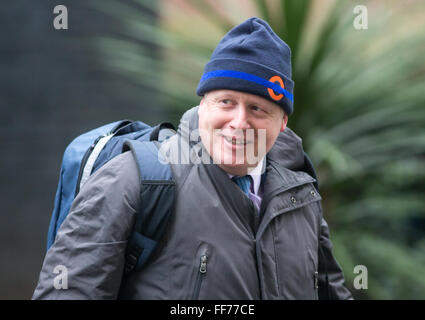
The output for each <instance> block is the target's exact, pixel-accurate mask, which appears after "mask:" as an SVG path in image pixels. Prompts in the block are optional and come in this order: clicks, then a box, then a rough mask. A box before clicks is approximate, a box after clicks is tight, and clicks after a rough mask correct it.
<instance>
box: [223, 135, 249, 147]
mask: <svg viewBox="0 0 425 320" xmlns="http://www.w3.org/2000/svg"><path fill="white" fill-rule="evenodd" d="M222 137H223V138H224V140H226V141H227V142H229V143H231V144H233V145H247V144H249V143H251V141H246V140H245V139H244V138H237V137H228V136H224V135H222Z"/></svg>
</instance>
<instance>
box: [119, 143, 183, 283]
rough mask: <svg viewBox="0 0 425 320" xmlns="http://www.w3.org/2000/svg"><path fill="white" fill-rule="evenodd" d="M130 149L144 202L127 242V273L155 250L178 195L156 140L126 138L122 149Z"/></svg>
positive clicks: (142, 264)
mask: <svg viewBox="0 0 425 320" xmlns="http://www.w3.org/2000/svg"><path fill="white" fill-rule="evenodd" d="M128 150H130V151H131V152H132V154H133V156H134V159H135V160H136V163H137V165H138V169H139V175H140V180H141V191H140V195H141V200H140V203H141V205H140V208H139V210H138V212H137V214H136V221H135V224H134V226H133V232H132V233H131V236H130V238H129V241H128V244H127V250H126V259H125V267H124V275H128V274H129V273H130V272H131V271H132V270H134V269H139V268H141V267H143V266H144V265H145V264H146V262H147V261H148V259H149V257H150V256H151V255H152V253H153V252H154V250H155V248H156V247H157V245H158V242H159V241H160V239H161V238H162V236H163V235H164V233H165V229H166V225H167V222H168V220H169V217H170V215H171V212H172V210H173V205H174V195H175V182H174V180H173V178H172V172H171V168H170V166H169V165H168V164H163V163H161V162H160V161H159V158H158V147H157V145H156V142H155V141H136V140H126V141H125V142H124V145H123V152H125V151H128Z"/></svg>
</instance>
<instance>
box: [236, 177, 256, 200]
mask: <svg viewBox="0 0 425 320" xmlns="http://www.w3.org/2000/svg"><path fill="white" fill-rule="evenodd" d="M232 180H233V181H234V182H235V183H236V184H237V185H238V187H239V188H241V189H242V191H243V192H244V193H245V194H246V195H247V197H249V189H250V187H251V176H250V175H246V176H243V177H238V176H234V177H233V178H232Z"/></svg>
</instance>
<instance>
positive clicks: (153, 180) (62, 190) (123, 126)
mask: <svg viewBox="0 0 425 320" xmlns="http://www.w3.org/2000/svg"><path fill="white" fill-rule="evenodd" d="M174 133H175V129H174V126H173V125H172V124H170V123H167V122H164V123H160V124H158V125H157V126H155V127H151V126H149V125H147V124H145V123H143V122H141V121H130V120H122V121H117V122H113V123H109V124H106V125H104V126H102V127H99V128H96V129H94V130H92V131H89V132H87V133H84V134H82V135H80V136H79V137H77V138H75V139H74V140H73V141H72V142H71V143H70V144H69V145H68V147H67V148H66V150H65V152H64V155H63V159H62V166H61V170H60V177H59V183H58V188H57V191H56V196H55V202H54V209H53V213H52V217H51V220H50V225H49V230H48V234H47V250H48V249H49V248H50V247H51V246H52V244H53V243H54V241H55V237H56V234H57V231H58V229H59V228H60V226H61V225H62V223H63V221H64V220H65V218H66V217H67V215H68V213H69V210H70V208H71V205H72V202H73V201H74V199H75V197H76V196H77V194H78V193H79V191H80V188H81V187H82V185H83V184H84V183H85V182H86V181H87V179H88V178H89V177H90V175H92V174H93V173H94V172H96V171H97V170H98V169H99V168H101V167H102V166H103V165H104V164H105V163H107V162H108V161H109V160H111V159H112V158H114V157H115V156H117V155H119V154H121V153H122V152H126V151H131V152H132V154H133V156H134V159H135V161H136V163H137V165H138V168H139V175H140V183H141V203H143V205H142V206H141V207H140V208H139V211H138V212H137V215H136V220H135V224H134V226H133V231H132V233H131V236H130V239H129V241H128V244H127V250H126V260H125V268H124V269H125V270H124V273H125V274H128V273H129V272H131V271H132V270H133V269H135V268H141V267H142V266H143V265H144V264H145V263H146V262H147V261H148V259H149V257H150V255H151V254H152V253H153V251H154V249H155V248H156V245H157V243H158V242H159V240H160V239H161V237H162V235H163V234H164V231H165V227H166V224H167V221H168V218H169V216H170V214H171V212H172V206H173V203H174V193H175V191H174V186H175V183H174V181H173V177H172V172H171V169H170V167H169V166H168V165H167V164H163V163H161V162H160V161H159V158H158V145H159V143H160V142H162V141H163V140H165V139H167V138H168V137H170V136H171V135H173V134H174Z"/></svg>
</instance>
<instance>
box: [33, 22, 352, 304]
mask: <svg viewBox="0 0 425 320" xmlns="http://www.w3.org/2000/svg"><path fill="white" fill-rule="evenodd" d="M293 85H294V84H293V81H292V80H291V61H290V49H289V47H288V46H287V45H286V43H285V42H283V41H282V40H281V39H280V38H279V37H278V36H277V35H276V34H275V33H274V32H273V30H272V29H271V28H270V26H269V25H268V24H267V23H266V22H264V21H263V20H261V19H258V18H251V19H248V20H247V21H245V22H244V23H242V24H240V25H238V26H236V27H235V28H233V29H232V30H230V31H229V32H228V33H227V34H226V35H225V36H224V38H223V39H222V40H221V41H220V43H219V44H218V46H217V48H216V49H215V51H214V53H213V54H212V56H211V60H210V62H209V63H208V64H207V65H206V67H205V72H204V75H203V77H202V78H201V81H200V83H199V86H198V89H197V93H198V94H199V95H200V96H202V100H201V102H200V105H199V106H198V107H195V108H192V109H190V110H189V111H187V112H186V113H185V115H184V116H183V118H182V121H181V124H180V126H179V131H178V133H177V134H176V135H174V136H172V137H171V138H169V139H168V140H167V141H166V142H165V143H164V144H163V146H161V149H162V151H164V150H165V151H164V154H168V158H167V159H168V160H169V163H170V166H171V168H172V172H173V177H174V179H175V182H176V186H177V189H176V190H177V191H176V201H175V205H174V212H173V215H172V217H171V221H170V222H169V223H168V225H167V230H166V234H165V236H164V238H163V239H162V240H161V243H160V246H159V248H157V250H156V251H155V253H154V255H153V256H152V257H151V259H150V260H149V262H148V264H147V265H146V266H145V267H144V268H143V269H141V270H137V271H134V272H133V273H131V274H130V275H129V276H127V277H124V278H123V268H124V252H125V248H126V244H127V240H128V238H129V236H130V232H131V227H132V225H133V223H134V215H135V213H136V211H137V208H138V207H139V206H140V205H143V203H140V194H139V193H140V185H139V183H140V181H139V179H138V172H137V166H136V163H135V161H134V159H133V158H132V155H131V154H130V153H129V152H126V153H123V154H121V155H119V156H117V157H115V158H114V159H112V160H111V161H110V162H108V163H107V164H106V165H105V166H104V167H102V168H101V169H99V170H98V171H96V172H95V173H94V174H93V176H92V177H91V178H90V179H89V180H88V181H87V182H86V184H85V185H84V186H83V188H82V189H81V191H80V193H79V195H78V196H77V197H76V199H75V201H74V203H73V206H72V208H71V211H70V213H69V215H68V217H67V219H66V220H65V222H64V223H63V225H62V227H61V229H60V230H59V232H58V235H57V237H56V240H55V243H54V244H53V246H52V247H51V248H50V250H49V251H48V253H47V255H46V258H45V261H44V264H43V268H42V271H41V274H40V280H39V283H38V286H37V288H36V290H35V293H34V296H33V298H34V299H85V298H87V299H116V298H121V299H239V300H240V299H317V298H333V299H350V298H351V294H350V292H349V291H348V290H347V289H346V288H345V287H344V284H343V283H344V277H343V274H342V271H341V268H340V267H339V265H338V263H337V262H336V261H335V259H334V257H333V255H332V251H331V248H332V245H331V242H330V240H329V232H328V227H327V224H326V222H325V221H324V220H323V218H322V208H321V204H320V200H321V198H320V195H319V194H318V192H317V190H316V189H315V187H314V181H315V180H314V179H313V178H312V177H311V176H310V175H308V174H307V173H306V172H304V171H303V168H305V166H306V163H305V161H306V160H305V157H304V153H303V150H302V146H301V139H300V138H298V137H297V136H296V135H295V134H294V133H293V132H292V131H291V130H290V129H289V128H286V125H287V122H288V116H289V115H290V114H291V113H292V112H293V93H292V92H293ZM194 132H195V133H197V135H196V134H195V137H196V136H197V137H199V139H192V138H193V136H194V134H193V133H194ZM183 145H186V146H189V147H190V159H189V160H190V161H183V159H182V158H184V157H181V153H179V152H180V151H181V149H182V146H183ZM179 154H180V156H176V155H179ZM173 159H174V161H173ZM175 159H179V161H175ZM185 160H188V159H185ZM206 160H207V161H206ZM58 265H61V266H65V267H66V270H67V288H66V289H59V290H58V289H56V288H55V286H54V278H55V276H56V274H54V273H53V269H54V268H55V266H58Z"/></svg>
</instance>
